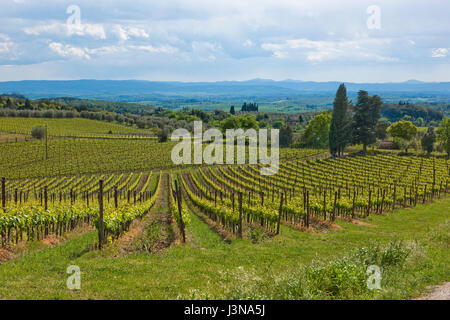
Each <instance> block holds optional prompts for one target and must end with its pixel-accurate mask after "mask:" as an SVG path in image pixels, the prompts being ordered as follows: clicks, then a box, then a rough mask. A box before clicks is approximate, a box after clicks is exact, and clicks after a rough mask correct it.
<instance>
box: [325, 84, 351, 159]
mask: <svg viewBox="0 0 450 320" xmlns="http://www.w3.org/2000/svg"><path fill="white" fill-rule="evenodd" d="M348 105H349V102H348V98H347V89H346V88H345V85H344V84H341V85H340V86H339V89H338V90H337V92H336V98H335V99H334V104H333V113H332V116H331V126H330V152H331V154H332V155H333V156H341V155H343V153H344V149H345V147H346V146H347V145H348V144H349V143H350V141H351V136H352V133H351V131H352V130H351V129H352V123H351V116H350V114H349V112H348Z"/></svg>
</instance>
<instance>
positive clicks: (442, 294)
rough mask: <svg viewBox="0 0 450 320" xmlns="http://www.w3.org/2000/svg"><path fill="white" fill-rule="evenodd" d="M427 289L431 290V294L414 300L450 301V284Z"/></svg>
mask: <svg viewBox="0 0 450 320" xmlns="http://www.w3.org/2000/svg"><path fill="white" fill-rule="evenodd" d="M427 289H428V290H431V292H430V293H429V294H427V295H426V296H422V297H419V298H415V299H413V300H450V282H446V283H444V284H443V285H440V286H430V287H427Z"/></svg>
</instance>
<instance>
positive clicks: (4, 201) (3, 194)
mask: <svg viewBox="0 0 450 320" xmlns="http://www.w3.org/2000/svg"><path fill="white" fill-rule="evenodd" d="M2 208H3V209H5V208H6V179H5V178H2Z"/></svg>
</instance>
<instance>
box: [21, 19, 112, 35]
mask: <svg viewBox="0 0 450 320" xmlns="http://www.w3.org/2000/svg"><path fill="white" fill-rule="evenodd" d="M23 31H24V32H25V33H26V34H28V35H34V36H40V35H42V34H50V35H68V36H71V35H78V36H90V37H93V38H95V39H106V33H105V29H104V28H103V25H101V24H90V23H82V24H80V25H76V24H69V25H68V24H66V23H62V22H52V23H47V24H40V25H37V26H34V27H27V28H24V29H23Z"/></svg>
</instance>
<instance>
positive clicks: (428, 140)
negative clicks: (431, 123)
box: [421, 127, 436, 154]
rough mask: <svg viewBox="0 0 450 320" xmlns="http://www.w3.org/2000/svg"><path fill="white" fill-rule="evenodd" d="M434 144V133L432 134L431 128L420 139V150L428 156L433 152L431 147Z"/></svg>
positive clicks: (432, 129)
mask: <svg viewBox="0 0 450 320" xmlns="http://www.w3.org/2000/svg"><path fill="white" fill-rule="evenodd" d="M435 142H436V133H435V132H434V128H433V127H429V128H428V130H427V132H426V133H425V134H424V136H423V137H422V139H421V144H422V148H423V149H424V150H425V151H426V152H427V153H428V154H430V153H431V152H433V146H434V143H435Z"/></svg>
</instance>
